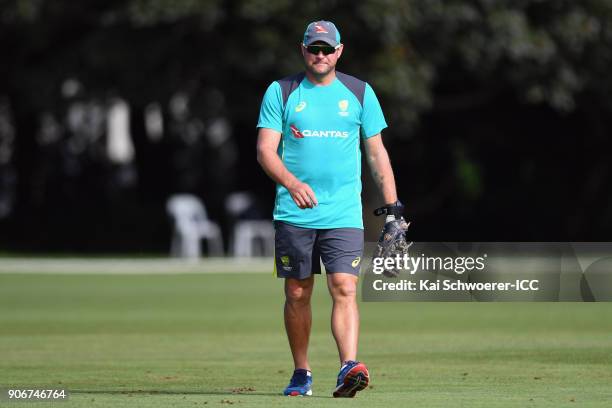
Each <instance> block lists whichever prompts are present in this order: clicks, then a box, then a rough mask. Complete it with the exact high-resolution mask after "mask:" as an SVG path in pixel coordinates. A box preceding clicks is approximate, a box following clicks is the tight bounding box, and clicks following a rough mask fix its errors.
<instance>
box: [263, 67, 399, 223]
mask: <svg viewBox="0 0 612 408" xmlns="http://www.w3.org/2000/svg"><path fill="white" fill-rule="evenodd" d="M340 75H343V74H340ZM345 77H348V76H346V75H343V78H345ZM348 78H350V80H351V81H353V82H352V83H354V82H355V81H357V82H360V83H361V84H365V89H364V90H363V101H362V102H361V101H360V100H359V99H358V95H356V94H355V92H354V91H352V90H351V89H349V88H348V87H347V86H346V85H345V83H343V81H341V80H340V79H339V78H338V77H336V79H334V81H333V82H332V83H331V84H329V85H326V86H321V85H314V84H313V83H311V82H310V81H309V80H308V79H307V78H306V77H305V76H304V78H303V79H302V81H301V82H300V83H299V85H298V86H297V87H296V88H295V89H294V90H293V91H292V92H291V93H290V94H289V97H288V99H287V102H286V104H285V105H284V106H283V91H282V89H281V85H280V83H279V82H278V81H275V82H273V83H272V84H271V85H270V86H269V87H268V89H267V91H266V93H265V95H264V98H263V102H262V104H261V110H260V113H259V121H258V123H257V127H258V128H269V129H273V130H276V131H278V132H280V133H281V134H282V138H281V142H280V143H279V148H278V154H279V156H280V157H281V159H282V161H283V163H284V164H285V166H286V167H287V169H288V170H289V171H290V172H291V173H293V175H295V177H297V178H298V179H299V180H300V181H302V182H304V183H307V184H308V185H310V187H311V188H312V189H313V191H314V193H315V195H316V197H317V201H318V202H319V204H318V205H317V206H315V207H314V208H307V209H301V208H299V207H298V206H297V205H296V204H295V203H294V202H293V199H292V198H291V195H290V194H289V191H287V189H286V188H285V187H283V186H281V185H279V184H277V186H276V200H275V203H274V220H276V221H283V222H287V223H289V224H292V225H296V226H299V227H305V228H316V229H328V228H349V227H352V228H361V229H363V219H362V210H361V150H360V137H363V138H365V139H367V138H369V137H372V136H374V135H377V134H378V133H380V132H381V131H382V130H383V129H384V128H386V127H387V124H386V122H385V118H384V116H383V113H382V109H381V107H380V103H379V102H378V99H377V98H376V95H375V94H374V91H373V90H372V88H371V87H370V85H368V84H367V83H363V82H361V81H359V80H357V79H355V78H353V77H348ZM362 89H363V88H362Z"/></svg>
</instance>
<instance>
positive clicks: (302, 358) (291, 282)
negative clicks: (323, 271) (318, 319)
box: [285, 276, 314, 370]
mask: <svg viewBox="0 0 612 408" xmlns="http://www.w3.org/2000/svg"><path fill="white" fill-rule="evenodd" d="M313 286H314V277H313V276H310V277H309V278H306V279H295V278H285V329H286V330H287V338H288V339H289V347H290V348H291V354H292V355H293V363H294V364H295V369H298V368H303V369H306V370H310V365H309V363H308V340H309V338H310V327H311V325H312V313H311V310H310V298H311V296H312V289H313Z"/></svg>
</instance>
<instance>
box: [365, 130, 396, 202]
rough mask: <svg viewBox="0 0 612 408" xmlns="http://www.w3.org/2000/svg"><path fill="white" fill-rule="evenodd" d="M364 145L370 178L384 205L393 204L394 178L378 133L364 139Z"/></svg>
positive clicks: (394, 192)
mask: <svg viewBox="0 0 612 408" xmlns="http://www.w3.org/2000/svg"><path fill="white" fill-rule="evenodd" d="M364 144H365V150H366V158H367V161H368V165H369V166H370V171H371V173H372V177H374V181H375V182H376V185H377V186H378V188H379V190H380V192H381V193H382V195H383V198H384V200H385V204H393V203H395V202H396V201H397V191H396V189H395V177H394V176H393V169H392V168H391V161H390V160H389V154H388V153H387V149H385V146H384V145H383V141H382V137H381V135H380V133H378V134H376V135H374V136H372V137H368V138H367V139H365V140H364Z"/></svg>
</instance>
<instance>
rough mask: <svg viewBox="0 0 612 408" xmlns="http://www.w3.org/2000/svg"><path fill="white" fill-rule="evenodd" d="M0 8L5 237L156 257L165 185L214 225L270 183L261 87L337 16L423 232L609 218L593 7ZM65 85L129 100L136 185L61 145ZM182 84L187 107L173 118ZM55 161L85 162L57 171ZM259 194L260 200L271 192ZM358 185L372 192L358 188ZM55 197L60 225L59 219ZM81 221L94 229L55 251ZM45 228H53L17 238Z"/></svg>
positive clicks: (609, 26) (369, 3)
mask: <svg viewBox="0 0 612 408" xmlns="http://www.w3.org/2000/svg"><path fill="white" fill-rule="evenodd" d="M2 3H3V4H2V7H1V11H0V45H1V46H2V50H3V57H2V63H1V64H0V99H2V100H5V101H7V102H6V104H7V106H9V107H10V112H11V115H12V118H13V121H14V124H15V135H16V139H15V143H14V144H15V146H14V149H13V150H14V152H15V154H14V155H13V159H12V164H11V166H10V167H11V168H16V173H17V177H11V178H10V179H11V180H17V198H16V205H15V206H14V208H16V209H17V210H16V212H14V213H13V214H12V215H11V216H9V217H8V221H7V220H6V218H5V220H4V221H0V222H2V226H3V228H2V231H3V232H2V233H0V240H1V241H2V242H4V243H5V245H10V246H11V247H14V248H18V247H22V248H37V247H38V248H53V247H56V248H58V249H71V248H72V249H75V250H82V249H89V250H98V249H100V250H112V249H114V250H119V249H129V250H138V249H139V248H141V247H142V248H147V249H149V250H161V249H162V248H164V246H165V245H166V244H167V238H166V235H167V228H166V224H165V216H164V213H163V201H164V200H165V199H166V197H167V196H168V195H169V194H171V193H173V192H175V191H178V190H188V191H189V192H192V193H196V194H198V195H200V196H201V197H204V198H205V200H206V201H207V204H208V207H209V209H210V211H211V214H212V215H213V217H216V218H221V216H222V213H223V200H224V197H225V196H226V195H227V194H228V193H229V192H230V191H232V190H249V189H250V190H257V187H255V186H260V185H269V181H268V180H267V178H266V176H265V175H264V174H263V172H261V171H256V170H255V169H257V163H256V161H255V155H254V153H253V151H254V144H255V130H254V124H255V123H256V120H257V113H258V109H259V103H260V101H261V97H262V95H263V91H264V90H265V87H266V86H267V85H268V83H269V82H271V81H272V80H274V79H277V78H280V77H283V76H285V75H288V74H291V73H294V72H297V71H299V70H301V69H302V66H301V58H300V56H299V50H298V46H299V42H300V39H301V37H302V35H303V30H304V27H305V25H306V23H308V22H309V21H312V20H315V19H320V18H324V19H330V20H333V21H335V22H336V23H337V25H338V27H339V28H340V31H341V33H342V38H343V41H344V42H345V43H346V48H345V54H344V56H343V59H342V61H341V62H340V66H339V69H340V70H342V71H345V72H348V73H351V74H353V75H356V76H358V77H361V78H363V79H365V80H367V81H368V82H370V83H371V84H372V85H373V86H374V88H375V89H376V91H377V93H378V95H379V98H380V99H381V102H382V104H383V108H384V111H385V114H386V116H387V120H388V122H389V124H390V128H389V129H388V130H387V131H385V138H386V140H387V145H388V147H389V148H390V151H391V153H392V159H393V161H394V166H395V169H396V172H397V173H398V180H399V188H400V192H401V195H402V197H404V198H405V200H406V201H408V203H409V208H410V211H411V216H414V217H416V218H418V219H419V220H420V223H416V226H417V228H416V233H417V235H419V237H421V238H423V239H425V238H427V239H441V238H442V237H444V239H453V238H455V239H531V238H537V239H551V238H552V237H554V238H552V239H569V238H570V237H574V239H577V238H579V237H583V238H586V237H588V238H587V239H597V237H603V236H606V233H609V231H610V230H611V229H612V212H611V211H612V210H610V209H607V208H606V206H605V205H604V204H603V203H605V202H607V200H608V198H610V197H609V195H610V193H609V192H608V190H607V189H606V188H605V187H606V186H607V185H608V184H609V183H610V181H611V180H610V167H609V164H608V159H607V157H606V152H607V150H608V149H609V148H610V142H609V141H608V138H607V137H606V136H607V132H608V130H609V127H610V121H609V119H608V116H609V111H610V110H611V102H610V100H609V97H608V95H609V94H610V92H611V91H612V83H611V79H610V77H609V75H608V71H609V70H610V67H611V61H612V46H611V45H612V44H611V43H612V3H610V2H609V1H607V0H585V1H582V2H574V1H569V0H550V1H547V0H514V1H509V0H445V1H442V0H408V1H402V0H366V1H362V2H358V3H355V2H349V1H341V0H336V1H322V0H319V1H311V2H293V1H288V0H266V1H262V0H236V1H231V2H222V1H217V0H207V1H195V0H175V1H168V0H129V1H118V0H111V1H99V0H98V1H89V2H71V1H67V0H55V1H49V0H13V1H3V2H2ZM69 79H73V80H76V81H79V83H80V84H82V87H83V88H82V89H84V90H86V94H85V95H83V96H82V97H83V98H85V100H87V101H90V102H88V103H93V102H92V101H96V102H95V103H100V104H102V105H105V104H108V103H109V101H110V100H111V98H114V97H120V98H122V99H124V100H125V101H127V102H128V103H129V105H130V112H131V115H132V121H131V126H132V129H131V135H132V138H133V143H134V148H135V159H134V160H135V167H134V171H135V172H136V173H135V174H136V177H137V180H138V184H137V185H136V186H135V187H132V188H122V187H120V185H121V183H116V182H115V181H113V180H116V177H115V176H114V175H117V174H119V173H116V172H117V169H116V168H115V167H114V166H113V165H112V163H110V162H109V160H108V157H105V155H104V154H100V151H101V150H100V144H99V143H100V142H92V144H91V145H90V147H89V148H86V149H84V150H83V151H82V152H83V153H80V154H78V155H76V156H75V155H74V154H73V153H70V154H66V152H69V150H66V149H68V147H69V144H70V137H69V135H68V133H66V126H65V123H63V121H64V120H65V115H66V110H67V109H68V104H69V102H68V100H67V99H66V98H65V97H64V96H63V93H62V92H63V91H62V84H65V83H66V81H67V80H69ZM176 95H185V96H186V100H187V102H186V106H187V107H188V113H187V116H185V117H184V118H183V119H180V118H179V119H178V120H177V118H176V117H175V116H173V115H174V114H173V113H172V106H171V105H172V101H173V100H175V98H176ZM150 106H158V107H159V110H160V112H161V113H160V121H161V123H162V127H163V136H162V137H160V138H151V137H148V136H147V130H146V126H145V123H144V117H145V112H147V109H148V107H150ZM53 121H55V122H57V123H56V124H57V128H58V129H60V131H63V132H64V133H61V132H60V136H57V139H53V140H52V142H51V144H44V143H43V144H41V143H40V140H46V139H44V138H43V139H40V134H41V133H40V132H41V128H42V127H43V125H44V124H43V122H45V123H47V124H48V123H52V122H53ZM37 135H38V136H37ZM96 143H97V144H96ZM61 152H63V153H61ZM58 160H60V161H65V162H66V163H79V166H80V167H79V168H81V169H83V170H82V171H80V172H78V173H77V174H76V175H75V176H74V177H72V178H70V177H65V175H64V176H62V171H61V168H62V166H58V165H57V164H56V165H54V164H53V163H56V161H58ZM75 160H76V161H75ZM570 163H571V164H570ZM54 166H55V167H54ZM64 167H65V166H64ZM2 168H8V167H7V166H4V167H2ZM71 168H72V167H71ZM49 169H51V170H49ZM0 171H2V170H0ZM48 171H51V172H52V174H54V175H53V176H52V177H42V176H41V174H43V173H45V172H48ZM122 174H124V173H122ZM0 179H2V177H0ZM5 179H9V178H8V177H5ZM366 179H367V178H366ZM91 180H96V183H98V182H99V183H101V184H103V185H105V186H104V187H102V188H97V187H96V186H95V185H92V183H91ZM13 182H14V181H13ZM40 183H43V184H44V185H42V186H41V185H40ZM366 184H367V183H366ZM41 189H42V190H44V191H47V192H52V195H51V196H48V195H43V196H41V195H40V191H42V190H41ZM0 191H2V189H0ZM258 194H260V198H261V199H263V200H264V201H266V200H267V201H266V202H267V203H268V205H271V200H272V190H271V189H270V190H269V191H263V192H259V191H258ZM364 195H365V196H366V197H365V198H366V203H367V204H369V205H376V204H377V203H378V196H377V193H376V192H375V191H374V190H373V189H372V188H371V186H368V185H366V188H365V190H364ZM41 197H43V199H42V201H40V199H41ZM45 197H46V198H45ZM50 197H53V199H51V198H50ZM66 208H68V209H71V211H72V210H74V211H75V212H73V213H72V214H73V217H71V218H72V219H68V220H66V219H64V218H65V217H64V218H62V214H64V213H65V209H66ZM570 212H572V215H571V216H569V217H568V214H569V213H570ZM92 214H95V215H96V216H95V217H94V216H92ZM508 214H513V215H514V216H519V215H520V217H522V218H525V219H528V220H529V223H530V224H529V225H532V227H531V228H530V229H529V230H528V231H525V228H524V227H521V226H520V225H518V224H517V223H515V222H512V221H506V219H507V216H508ZM542 214H546V216H543V215H542ZM96 217H97V218H96ZM492 218H495V222H491V221H490V220H491V219H492ZM54 219H56V220H55V221H53V220H54ZM33 220H35V221H33ZM84 220H88V221H89V222H87V223H86V222H83V221H84ZM602 220H603V221H602ZM92 223H93V224H95V225H97V226H98V227H97V231H98V232H97V233H98V234H99V236H98V238H96V239H92V241H91V242H90V243H89V244H87V243H84V242H83V240H79V241H78V242H76V243H75V242H69V239H68V238H67V237H68V236H79V233H82V232H83V229H84V228H86V227H85V225H91V224H92ZM419 224H420V225H422V226H426V228H423V229H422V230H419V227H418V225H419ZM40 225H42V226H43V228H41V227H40ZM66 225H68V227H67V226H66ZM126 225H130V226H131V228H128V229H126V228H125V226H126ZM45 228H46V230H48V231H50V232H49V236H48V237H46V238H42V237H41V238H40V239H38V240H32V239H31V238H28V237H29V236H32V231H35V230H37V229H38V230H44V229H45ZM66 231H71V233H70V234H69V233H67V232H66ZM468 232H469V233H470V234H471V235H469V234H468ZM54 234H58V235H61V236H63V237H64V238H65V239H64V240H62V239H59V240H58V239H55V238H54ZM547 234H548V235H547ZM468 235H469V236H468ZM117 236H121V238H117ZM547 237H548V238H547Z"/></svg>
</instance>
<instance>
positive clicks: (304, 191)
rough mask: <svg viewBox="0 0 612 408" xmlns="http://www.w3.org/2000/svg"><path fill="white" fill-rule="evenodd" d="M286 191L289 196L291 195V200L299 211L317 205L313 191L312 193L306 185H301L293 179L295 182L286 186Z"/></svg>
mask: <svg viewBox="0 0 612 408" xmlns="http://www.w3.org/2000/svg"><path fill="white" fill-rule="evenodd" d="M287 190H288V191H289V194H291V198H293V201H294V202H295V204H296V205H297V206H298V207H300V208H301V209H305V208H313V207H314V206H316V205H317V204H319V202H318V201H317V197H316V196H315V193H314V191H312V188H310V186H309V185H308V184H306V183H302V182H301V181H300V180H298V179H295V181H293V182H292V183H290V184H288V185H287Z"/></svg>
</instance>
